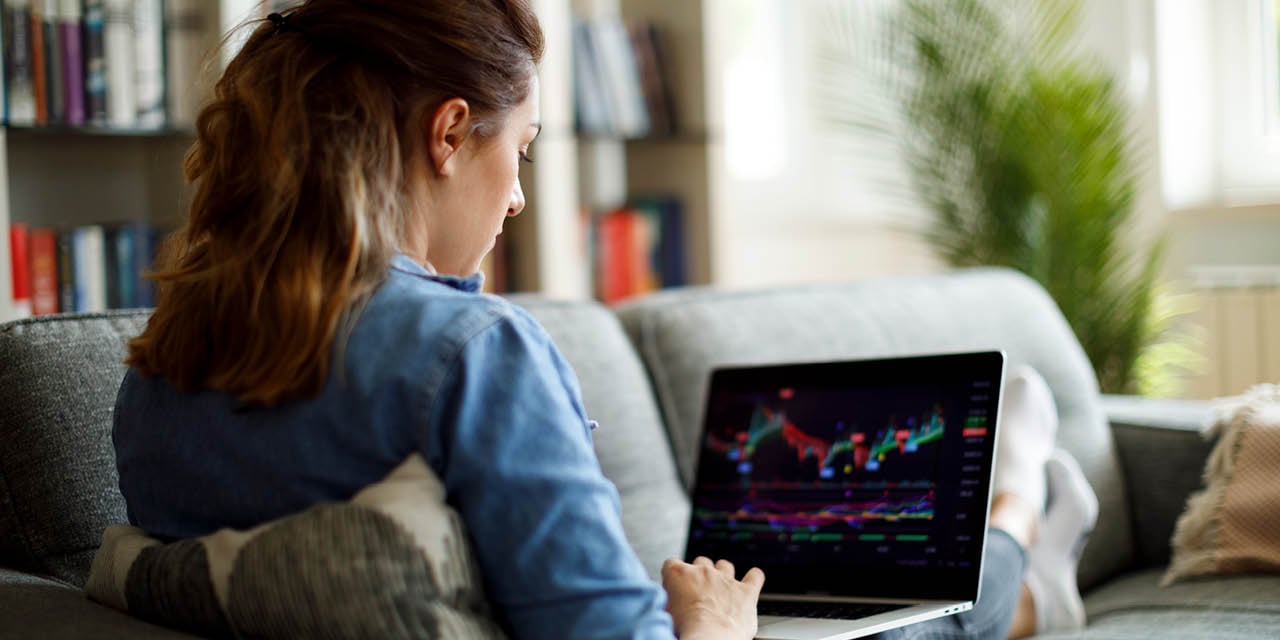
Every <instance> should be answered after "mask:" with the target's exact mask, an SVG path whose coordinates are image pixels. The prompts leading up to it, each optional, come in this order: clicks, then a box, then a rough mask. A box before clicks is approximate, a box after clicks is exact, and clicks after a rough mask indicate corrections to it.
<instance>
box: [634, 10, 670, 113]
mask: <svg viewBox="0 0 1280 640" xmlns="http://www.w3.org/2000/svg"><path fill="white" fill-rule="evenodd" d="M628 32H629V34H630V36H631V48H632V50H633V51H634V52H635V56H636V67H637V69H638V70H639V74H640V88H641V92H642V94H643V95H644V102H645V110H646V112H647V113H648V115H649V134H650V135H655V136H669V135H672V134H674V133H675V132H676V109H675V101H674V100H673V98H672V94H671V77H670V73H669V70H668V67H667V54H666V50H665V48H664V47H665V45H666V43H665V41H664V39H663V36H662V32H661V30H660V29H659V28H658V26H657V25H653V24H645V23H636V24H633V25H631V26H630V27H628Z"/></svg>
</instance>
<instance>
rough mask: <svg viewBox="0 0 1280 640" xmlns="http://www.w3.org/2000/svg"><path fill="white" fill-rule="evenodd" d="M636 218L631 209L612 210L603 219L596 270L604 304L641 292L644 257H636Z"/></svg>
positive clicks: (600, 223)
mask: <svg viewBox="0 0 1280 640" xmlns="http://www.w3.org/2000/svg"><path fill="white" fill-rule="evenodd" d="M636 219H637V217H636V215H635V212H634V211H631V210H628V209H617V210H614V211H610V212H609V213H606V214H604V215H602V216H601V217H600V221H599V225H600V229H599V242H600V246H599V248H598V253H597V257H598V259H599V263H598V265H597V270H598V272H599V276H598V277H597V282H599V284H600V291H599V296H600V299H601V300H602V301H603V302H604V303H605V304H615V303H617V302H619V301H621V300H623V299H625V298H628V297H630V296H633V295H635V294H636V293H637V290H638V289H639V286H638V283H639V282H640V278H641V275H640V271H639V269H638V268H637V267H638V265H639V262H640V260H641V257H640V256H638V255H637V251H636V248H637V245H636V233H637V231H636Z"/></svg>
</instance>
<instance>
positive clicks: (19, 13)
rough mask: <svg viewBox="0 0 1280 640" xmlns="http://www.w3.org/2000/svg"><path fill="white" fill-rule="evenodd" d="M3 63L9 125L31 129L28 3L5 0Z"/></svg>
mask: <svg viewBox="0 0 1280 640" xmlns="http://www.w3.org/2000/svg"><path fill="white" fill-rule="evenodd" d="M4 61H5V80H6V81H7V88H8V92H7V94H8V95H7V97H8V103H7V108H6V113H7V114H8V122H9V124H11V125H15V126H31V125H34V124H35V123H36V94H35V84H34V80H35V76H34V75H33V73H32V60H31V3H30V1H29V0H4Z"/></svg>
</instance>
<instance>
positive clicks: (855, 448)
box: [707, 405, 947, 479]
mask: <svg viewBox="0 0 1280 640" xmlns="http://www.w3.org/2000/svg"><path fill="white" fill-rule="evenodd" d="M946 426H947V425H946V419H945V418H944V417H943V415H942V410H941V408H938V407H935V408H934V409H933V411H931V412H929V413H927V414H925V415H924V417H923V419H922V420H920V421H919V422H918V424H917V421H916V420H915V419H914V418H909V419H908V420H907V421H906V425H905V426H903V425H899V424H898V423H897V421H896V420H893V419H891V420H890V421H889V424H888V425H887V426H885V427H884V428H882V429H880V430H878V431H877V432H876V435H875V436H874V437H871V438H868V434H867V433H865V432H863V431H857V430H855V431H853V432H852V433H851V434H849V435H848V436H844V437H841V438H839V439H836V440H834V441H828V440H827V439H824V438H821V437H818V436H816V435H813V434H811V433H808V432H806V431H804V430H802V429H801V428H799V427H798V426H796V425H795V424H794V423H792V422H791V421H790V420H788V419H787V415H786V413H784V412H782V411H775V410H773V409H769V408H767V407H765V406H763V405H758V406H756V408H755V410H754V411H753V412H752V414H751V417H750V419H749V421H748V423H747V428H746V430H744V431H739V432H738V433H736V434H734V439H733V440H732V441H726V440H723V439H720V438H717V437H716V436H714V435H709V436H708V438H707V445H708V446H709V447H711V448H712V449H713V450H714V451H716V452H718V453H721V454H723V455H725V457H726V458H727V459H728V460H730V461H732V462H736V463H738V471H739V473H740V474H742V475H749V474H750V473H751V471H752V469H753V466H752V464H751V460H752V459H753V458H754V457H755V455H756V452H757V451H758V450H759V448H760V447H761V446H762V445H764V444H765V443H766V442H769V441H770V440H772V439H774V438H781V439H782V440H783V441H784V442H785V443H786V444H787V446H788V447H790V448H791V449H792V450H794V451H795V454H796V456H797V459H798V460H799V461H800V462H804V461H805V460H806V459H808V458H811V457H812V458H814V459H815V460H817V462H818V475H819V477H820V478H823V479H828V478H833V477H835V475H836V473H837V464H838V461H839V459H840V456H841V455H842V454H849V453H851V454H853V461H852V463H849V464H845V465H844V466H843V468H842V469H840V470H841V471H843V473H844V475H849V474H851V473H853V471H854V470H855V469H857V470H861V471H872V472H874V471H878V470H879V469H880V467H881V465H882V464H883V463H884V462H885V460H886V458H887V456H888V455H889V454H891V453H893V452H894V451H896V452H897V453H898V454H901V455H905V454H913V453H916V452H918V451H920V448H921V447H922V446H924V445H927V444H929V443H932V442H936V441H938V440H940V439H942V437H943V435H945V433H946ZM838 429H839V430H843V429H844V424H843V423H839V424H838Z"/></svg>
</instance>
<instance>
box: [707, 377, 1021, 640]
mask: <svg viewBox="0 0 1280 640" xmlns="http://www.w3.org/2000/svg"><path fill="white" fill-rule="evenodd" d="M1004 361H1005V358H1004V354H1003V353H1001V352H998V351H991V352H980V353H960V354H944V355H928V356H918V357H905V358H892V359H880V360H860V361H846V362H823V363H806V364H786V365H773V366H750V367H731V368H721V369H717V370H716V371H714V372H713V373H712V376H711V384H710V387H709V389H708V395H707V400H706V408H705V412H704V420H703V429H702V434H701V446H700V450H699V454H698V455H699V458H698V467H697V477H696V482H695V485H694V491H693V511H692V516H691V518H690V526H689V537H688V541H687V543H686V545H685V559H686V561H692V560H693V559H694V558H696V557H698V556H707V557H709V558H711V559H713V560H716V559H721V558H723V559H726V560H729V561H731V562H733V564H734V566H735V567H736V568H737V569H738V573H739V577H741V575H742V573H744V572H745V571H746V570H747V569H749V568H751V567H760V568H761V569H763V570H764V572H765V585H764V592H763V593H762V594H761V596H760V607H759V613H760V616H759V631H758V635H757V637H758V638H761V639H767V640H842V639H844V638H858V637H862V636H866V635H870V634H873V633H879V632H881V631H885V630H888V629H893V628H896V627H901V626H905V625H908V624H913V623H916V622H923V621H925V620H930V619H933V618H938V617H942V616H946V615H951V614H955V613H960V612H963V611H968V610H969V609H972V608H973V605H974V602H976V601H977V599H978V595H979V593H978V591H979V586H980V585H981V576H982V554H983V549H984V547H985V545H986V538H987V512H988V510H989V508H990V501H991V482H992V469H993V468H994V465H995V441H996V425H997V423H998V422H999V421H998V419H997V418H998V416H999V410H1000V396H1001V391H1002V388H1003V387H1002V385H1003V378H1004Z"/></svg>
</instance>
